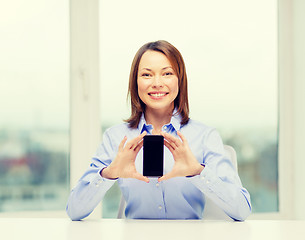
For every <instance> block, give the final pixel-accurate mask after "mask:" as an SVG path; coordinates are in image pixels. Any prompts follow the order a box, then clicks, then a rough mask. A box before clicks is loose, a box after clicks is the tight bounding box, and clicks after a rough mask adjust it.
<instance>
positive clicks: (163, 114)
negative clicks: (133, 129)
mask: <svg viewBox="0 0 305 240" xmlns="http://www.w3.org/2000/svg"><path fill="white" fill-rule="evenodd" d="M172 115H173V110H166V111H160V110H153V109H146V111H145V120H146V123H147V124H151V125H152V126H153V132H152V134H155V135H159V134H160V133H161V130H162V127H163V126H164V125H165V124H167V123H169V122H170V121H171V117H172Z"/></svg>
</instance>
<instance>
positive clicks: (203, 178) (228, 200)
mask: <svg viewBox="0 0 305 240" xmlns="http://www.w3.org/2000/svg"><path fill="white" fill-rule="evenodd" d="M203 145H204V153H203V162H202V165H204V166H205V167H204V169H203V170H202V172H201V173H200V175H197V176H194V177H191V178H190V181H191V182H192V183H193V184H194V185H195V186H196V187H197V188H198V189H199V190H200V191H201V192H203V193H204V194H205V195H206V196H207V197H209V198H210V199H211V200H212V201H214V202H215V204H216V205H218V206H219V207H220V208H221V209H223V210H224V212H225V213H226V214H227V215H228V216H229V217H231V218H232V219H234V220H239V221H243V220H245V219H246V218H247V217H248V216H249V215H250V213H251V202H250V194H249V192H248V191H247V190H246V189H245V188H244V187H243V186H242V184H241V181H240V178H239V176H238V173H237V170H236V169H235V167H234V166H233V163H232V162H231V160H230V159H228V158H227V157H226V156H225V154H224V147H223V143H222V140H221V137H220V135H219V134H218V132H217V131H216V130H212V131H211V132H210V133H209V134H208V136H207V138H206V139H205V142H204V144H203Z"/></svg>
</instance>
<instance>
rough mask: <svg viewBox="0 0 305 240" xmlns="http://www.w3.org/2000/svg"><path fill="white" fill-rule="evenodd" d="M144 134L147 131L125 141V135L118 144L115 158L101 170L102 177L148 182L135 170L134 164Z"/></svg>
mask: <svg viewBox="0 0 305 240" xmlns="http://www.w3.org/2000/svg"><path fill="white" fill-rule="evenodd" d="M146 134H147V133H146V132H145V131H144V132H143V133H142V134H141V135H139V136H138V137H135V138H134V139H132V140H130V141H129V142H127V143H126V141H127V137H126V136H125V137H124V138H123V140H122V142H121V143H120V145H119V149H118V153H117V155H116V157H115V159H114V160H113V161H112V163H111V164H110V165H109V166H108V167H106V168H104V169H103V171H102V172H101V175H102V177H104V178H109V179H116V178H136V179H138V180H141V181H144V182H147V183H148V182H149V179H148V178H147V177H144V176H143V175H142V174H140V173H139V172H137V170H136V166H135V159H136V156H137V154H138V152H139V151H140V149H141V148H142V147H143V137H144V136H145V135H146ZM125 143H126V145H125ZM124 145H125V146H124Z"/></svg>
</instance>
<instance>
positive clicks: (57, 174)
mask: <svg viewBox="0 0 305 240" xmlns="http://www.w3.org/2000/svg"><path fill="white" fill-rule="evenodd" d="M68 7H69V6H68V2H67V1H60V0H57V1H47V0H44V1H40V0H31V1H21V0H13V1H9V2H6V3H5V11H3V12H2V13H1V21H0V29H1V30H0V31H1V32H0V35H1V45H0V52H1V55H0V66H1V76H0V78H1V81H0V89H1V94H0V109H1V118H0V212H9V211H34V210H63V209H64V208H65V205H66V201H67V197H68V194H69V160H68V159H69V9H68Z"/></svg>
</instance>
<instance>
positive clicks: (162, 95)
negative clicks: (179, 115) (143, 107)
mask: <svg viewBox="0 0 305 240" xmlns="http://www.w3.org/2000/svg"><path fill="white" fill-rule="evenodd" d="M167 94H168V93H165V92H158V93H148V95H149V96H151V97H154V98H160V97H164V96H166V95H167Z"/></svg>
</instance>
